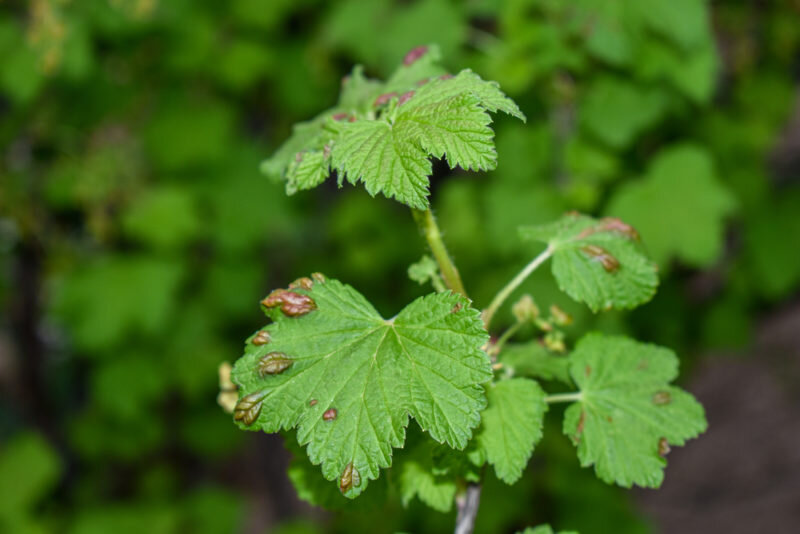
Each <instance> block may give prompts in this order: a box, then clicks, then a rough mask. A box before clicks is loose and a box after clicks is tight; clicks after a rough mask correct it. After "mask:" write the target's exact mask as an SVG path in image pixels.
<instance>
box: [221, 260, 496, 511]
mask: <svg viewBox="0 0 800 534" xmlns="http://www.w3.org/2000/svg"><path fill="white" fill-rule="evenodd" d="M262 304H264V306H265V307H266V311H267V313H268V315H269V316H270V317H272V318H273V320H274V321H275V322H274V323H273V324H270V325H268V326H266V327H265V328H263V329H261V330H260V331H259V333H260V332H264V331H267V332H268V334H269V342H268V343H265V344H254V343H253V340H254V338H255V337H256V336H258V335H259V333H257V334H255V335H254V336H252V337H251V339H250V340H248V343H247V346H246V349H245V354H244V356H243V357H242V358H240V359H239V361H237V363H236V365H235V367H234V370H233V381H234V382H235V383H236V384H237V385H238V386H239V387H240V397H239V402H238V404H237V406H236V409H235V410H234V419H235V420H237V421H239V425H240V426H241V427H242V428H248V429H261V430H264V431H265V432H277V431H278V430H280V429H289V428H293V427H295V426H296V427H297V428H298V433H297V435H298V441H299V442H300V443H301V444H303V445H306V444H308V447H307V452H308V456H309V458H310V459H311V461H312V462H313V463H315V464H319V463H321V464H322V472H323V475H324V476H325V478H327V479H328V480H337V481H338V483H339V486H340V489H341V491H342V493H344V494H345V496H347V497H351V498H352V497H355V496H357V495H358V494H359V493H361V492H362V491H363V490H364V488H365V487H366V485H367V481H368V480H374V479H376V478H377V477H378V475H379V471H380V468H382V467H387V466H389V465H390V464H391V455H392V448H393V447H400V446H402V445H403V442H404V440H405V427H406V425H407V424H408V417H409V415H411V416H413V417H414V418H416V419H417V422H418V423H419V425H420V426H421V427H422V428H423V429H424V430H425V431H427V432H428V433H430V435H431V437H433V439H435V440H436V441H438V442H445V443H447V444H448V445H450V446H451V447H455V448H463V447H464V446H466V444H467V442H468V440H469V438H470V436H471V435H472V429H473V428H475V427H476V426H477V425H478V423H479V422H480V411H481V409H482V408H483V407H484V406H485V403H486V401H485V396H484V392H483V387H482V386H481V384H482V383H483V382H486V381H487V380H489V379H490V378H491V376H492V372H491V368H490V364H489V358H488V357H487V355H486V353H485V352H483V351H482V350H481V347H482V346H483V345H484V343H486V341H487V339H488V335H487V333H486V331H485V330H484V328H483V325H482V323H481V320H480V315H479V312H478V311H477V310H475V309H473V308H471V307H470V306H469V302H468V301H467V300H466V299H465V298H464V297H462V296H460V295H457V294H454V293H451V292H445V293H436V294H432V295H428V296H426V297H422V298H419V299H417V300H415V301H414V302H412V303H411V304H409V305H408V306H406V308H405V309H404V310H403V311H401V312H400V313H399V314H398V315H397V316H396V317H394V318H392V319H389V320H386V319H383V318H382V317H381V316H380V315H379V314H378V313H377V312H376V311H375V309H374V308H373V307H372V305H371V304H370V303H369V302H367V300H366V299H365V298H364V297H363V296H362V295H361V294H359V293H358V292H356V291H355V290H354V289H353V288H351V287H350V286H347V285H344V284H342V283H340V282H338V281H336V280H326V279H325V278H324V277H323V276H322V275H315V277H314V281H312V280H311V279H308V278H301V279H300V280H298V281H297V282H295V283H294V284H292V285H291V286H290V289H289V290H276V291H274V292H273V293H272V294H270V296H269V297H267V298H266V299H264V301H262ZM263 337H264V336H263V335H262V338H263ZM276 355H279V356H276ZM276 358H280V360H281V362H284V364H285V363H288V365H281V366H279V367H280V370H279V371H278V372H275V373H264V372H262V371H263V370H264V369H265V366H269V368H270V369H276V370H277V367H275V366H274V365H269V364H271V363H274V360H275V359H276Z"/></svg>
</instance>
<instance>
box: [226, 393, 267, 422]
mask: <svg viewBox="0 0 800 534" xmlns="http://www.w3.org/2000/svg"><path fill="white" fill-rule="evenodd" d="M263 398H264V397H263V396H262V395H261V392H258V393H251V394H250V395H247V396H246V397H242V398H241V399H240V400H239V402H237V403H236V407H235V408H234V409H233V420H234V421H241V422H243V423H244V424H246V425H252V424H253V423H255V422H256V419H258V416H259V414H260V413H261V400H262V399H263Z"/></svg>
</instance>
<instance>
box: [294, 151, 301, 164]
mask: <svg viewBox="0 0 800 534" xmlns="http://www.w3.org/2000/svg"><path fill="white" fill-rule="evenodd" d="M294 160H295V161H296V162H297V163H300V162H301V161H303V153H302V152H298V153H297V154H295V155H294Z"/></svg>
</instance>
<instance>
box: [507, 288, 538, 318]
mask: <svg viewBox="0 0 800 534" xmlns="http://www.w3.org/2000/svg"><path fill="white" fill-rule="evenodd" d="M511 312H512V313H513V314H514V317H515V318H516V319H517V322H520V323H526V322H528V321H532V320H533V319H536V318H537V317H538V316H539V307H538V306H536V303H535V302H534V301H533V297H531V296H530V295H522V297H521V298H520V299H519V300H518V301H517V302H515V303H514V305H513V306H512V307H511Z"/></svg>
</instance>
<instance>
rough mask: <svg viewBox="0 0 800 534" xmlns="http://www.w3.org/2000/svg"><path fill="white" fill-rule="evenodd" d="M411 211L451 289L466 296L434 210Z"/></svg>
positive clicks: (445, 281)
mask: <svg viewBox="0 0 800 534" xmlns="http://www.w3.org/2000/svg"><path fill="white" fill-rule="evenodd" d="M411 212H412V213H413V214H414V220H415V221H416V222H417V226H418V227H419V229H420V231H422V233H423V235H424V236H425V239H426V240H427V241H428V246H429V247H430V248H431V253H432V254H433V257H434V258H435V259H436V263H438V264H439V270H440V271H441V273H442V278H443V279H444V283H445V284H446V285H447V287H448V288H449V289H451V290H453V291H455V292H456V293H461V294H462V295H464V296H465V297H466V296H467V292H466V290H464V284H463V283H461V276H460V275H459V274H458V269H457V268H456V265H455V264H454V263H453V260H452V259H451V258H450V255H449V254H448V253H447V247H445V246H444V240H442V232H441V231H440V230H439V226H438V225H437V224H436V219H435V218H434V216H433V212H431V210H430V209H427V210H424V211H423V210H417V209H412V210H411Z"/></svg>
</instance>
